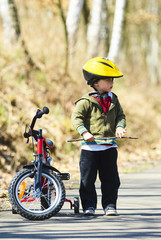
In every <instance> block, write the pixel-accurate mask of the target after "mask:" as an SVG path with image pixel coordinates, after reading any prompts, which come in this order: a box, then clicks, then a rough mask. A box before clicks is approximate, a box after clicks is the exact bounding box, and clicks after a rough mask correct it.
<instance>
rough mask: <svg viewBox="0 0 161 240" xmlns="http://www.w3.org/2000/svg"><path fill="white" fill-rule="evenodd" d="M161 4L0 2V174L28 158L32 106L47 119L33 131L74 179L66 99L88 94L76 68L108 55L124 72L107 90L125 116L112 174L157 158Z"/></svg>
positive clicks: (74, 150) (149, 0) (155, 0)
mask: <svg viewBox="0 0 161 240" xmlns="http://www.w3.org/2000/svg"><path fill="white" fill-rule="evenodd" d="M160 12H161V2H160V1H159V0H146V1H144V0H135V1H133V0H117V1H115V0H87V1H83V0H71V1H69V0H28V1H25V0H15V1H13V0H12V1H11V0H10V1H9V0H1V1H0V52H1V54H0V169H1V172H3V173H9V174H11V175H12V174H13V173H14V172H15V171H18V170H19V169H20V168H21V167H22V165H23V164H26V163H29V162H30V161H31V160H32V144H31V142H30V144H28V145H26V143H25V139H24V138H23V133H24V129H25V124H26V123H30V122H31V119H32V117H33V116H34V114H35V112H36V110H37V108H40V109H42V107H43V106H47V107H49V109H50V113H49V114H48V115H45V116H44V117H43V118H42V119H40V120H38V121H37V125H36V127H37V129H38V128H43V129H44V135H45V137H47V138H50V139H51V140H53V142H54V143H55V146H56V147H55V151H54V152H53V153H52V155H53V162H52V165H54V166H55V167H56V168H58V169H59V170H60V171H65V172H69V173H71V176H72V177H78V175H79V170H78V162H79V154H80V143H74V144H73V143H68V142H67V140H68V139H71V138H78V137H79V136H78V133H77V132H76V131H75V130H74V128H73V126H72V124H71V120H70V117H71V113H72V111H73V109H74V101H75V100H76V99H77V98H79V97H80V96H82V95H83V94H84V93H86V92H88V91H91V89H90V87H89V86H87V85H86V83H85V80H84V79H83V75H82V66H83V65H84V64H85V62H86V61H87V60H89V59H90V58H91V57H95V56H101V57H109V58H110V59H112V60H113V61H114V62H115V63H116V65H117V66H118V67H119V69H120V71H122V72H123V73H124V77H123V78H121V79H118V80H117V79H116V80H115V84H114V89H113V91H114V92H115V93H116V94H117V95H118V97H119V100H120V102H121V104H122V106H123V108H124V111H125V114H126V116H127V136H133V137H138V138H139V139H138V140H119V141H118V145H119V159H118V165H119V170H120V172H129V171H138V170H139V171H140V170H142V169H143V168H145V167H147V166H149V165H153V164H157V163H158V162H159V161H160V160H161V157H160V156H161V149H160V145H161V138H160V133H161V121H160V113H161V104H160V90H161V68H160V63H161V47H160V45H159V43H160V42H161V31H160V28H161V17H160V14H159V13H160Z"/></svg>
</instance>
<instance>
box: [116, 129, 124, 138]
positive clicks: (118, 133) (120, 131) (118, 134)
mask: <svg viewBox="0 0 161 240" xmlns="http://www.w3.org/2000/svg"><path fill="white" fill-rule="evenodd" d="M125 133H126V128H122V127H117V128H116V137H119V138H121V137H123V136H124V134H125Z"/></svg>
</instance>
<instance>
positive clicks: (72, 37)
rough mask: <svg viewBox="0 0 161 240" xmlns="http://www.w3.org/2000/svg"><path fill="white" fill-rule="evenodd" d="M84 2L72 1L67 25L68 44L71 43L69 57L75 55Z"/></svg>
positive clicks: (82, 0)
mask: <svg viewBox="0 0 161 240" xmlns="http://www.w3.org/2000/svg"><path fill="white" fill-rule="evenodd" d="M83 3H84V0H70V4H69V9H68V14H67V19H66V25H67V32H68V43H69V55H70V56H72V55H73V53H74V47H75V44H76V40H77V31H78V24H79V19H80V14H81V11H82V8H83Z"/></svg>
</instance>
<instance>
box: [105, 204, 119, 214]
mask: <svg viewBox="0 0 161 240" xmlns="http://www.w3.org/2000/svg"><path fill="white" fill-rule="evenodd" d="M104 211H105V215H106V216H117V215H118V213H117V211H116V209H115V208H114V207H109V206H107V207H106V208H105V210H104Z"/></svg>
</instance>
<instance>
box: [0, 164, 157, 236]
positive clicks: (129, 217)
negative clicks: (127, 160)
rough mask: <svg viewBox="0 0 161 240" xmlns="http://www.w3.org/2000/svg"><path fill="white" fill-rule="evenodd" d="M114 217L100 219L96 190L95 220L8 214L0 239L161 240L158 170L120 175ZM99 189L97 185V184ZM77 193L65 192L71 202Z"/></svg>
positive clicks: (2, 215)
mask: <svg viewBox="0 0 161 240" xmlns="http://www.w3.org/2000/svg"><path fill="white" fill-rule="evenodd" d="M121 182H122V185H121V188H120V191H119V199H118V212H119V216H117V217H107V216H104V215H103V210H102V209H101V205H100V189H99V187H98V188H97V190H98V197H99V203H98V210H97V211H96V216H94V217H85V216H83V214H82V211H81V213H80V214H78V215H75V214H74V212H73V210H70V209H69V203H65V204H64V207H63V209H62V210H61V211H60V212H59V213H58V214H57V215H56V216H54V217H52V218H50V219H48V220H45V221H29V220H26V219H24V218H22V217H21V216H19V215H13V214H11V211H2V212H0V239H25V240H27V239H62V240H63V239H71V240H75V239H79V240H81V239H88V238H89V239H124V240H125V239H138V240H140V239H150V240H153V239H161V166H159V167H155V168H153V169H151V170H147V171H144V172H142V173H134V174H123V175H121ZM97 185H98V186H99V184H97ZM77 194H78V189H72V190H70V191H69V190H68V191H67V195H68V198H71V199H73V197H74V196H76V195H77Z"/></svg>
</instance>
